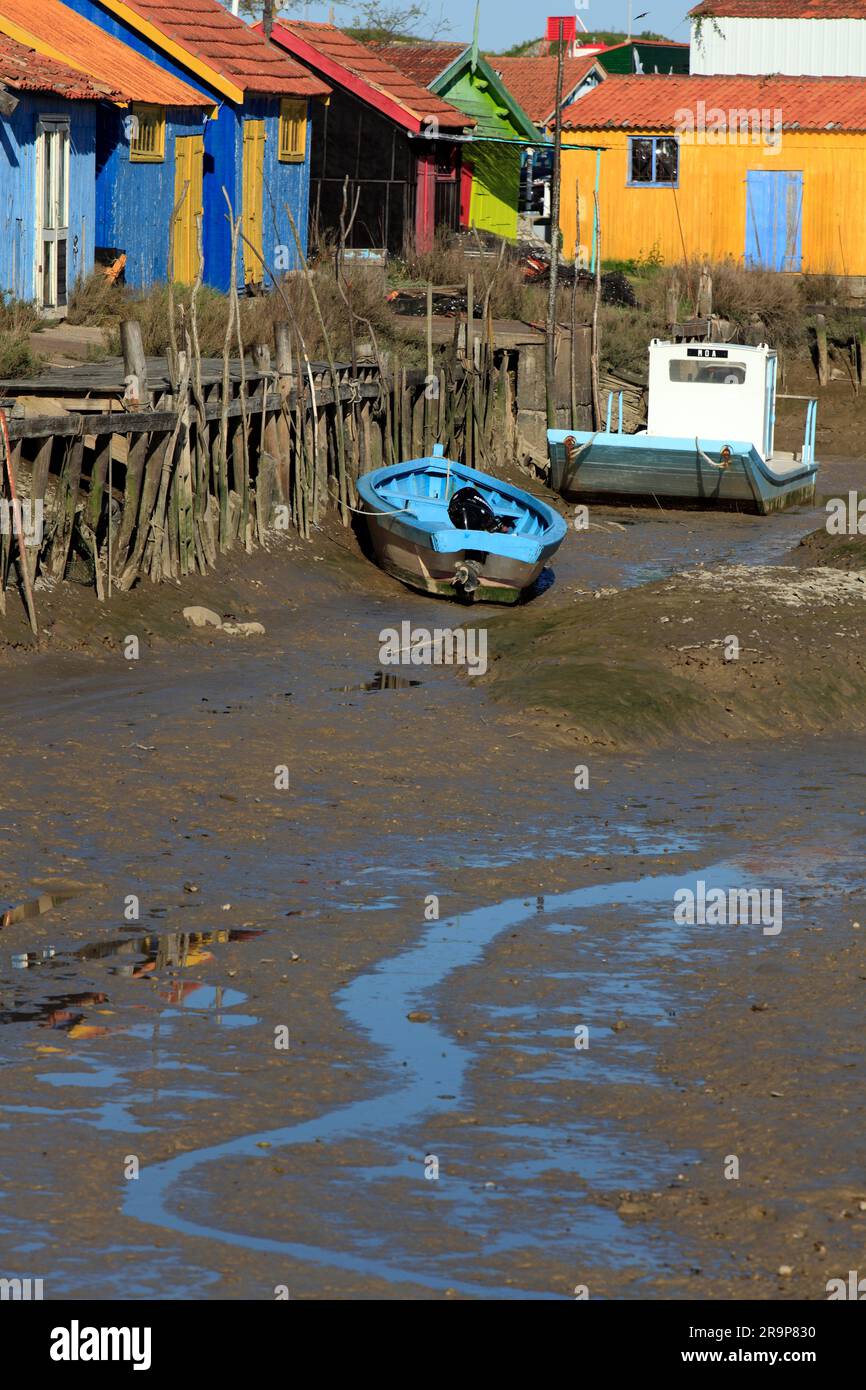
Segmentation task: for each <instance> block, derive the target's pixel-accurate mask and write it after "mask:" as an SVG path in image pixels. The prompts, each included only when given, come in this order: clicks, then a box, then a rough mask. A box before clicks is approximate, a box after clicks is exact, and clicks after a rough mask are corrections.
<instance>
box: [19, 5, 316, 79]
mask: <svg viewBox="0 0 866 1390" xmlns="http://www.w3.org/2000/svg"><path fill="white" fill-rule="evenodd" d="M37 2H39V0H37ZM124 5H125V7H126V8H127V9H128V10H131V11H132V12H133V13H134V14H136V15H138V16H139V17H140V18H141V19H143V20H146V21H147V22H148V23H149V24H152V25H153V26H154V28H155V29H158V30H159V32H160V33H161V34H164V35H165V37H166V38H167V39H171V40H173V41H174V42H175V43H177V44H179V45H180V46H181V48H185V49H186V50H187V52H189V53H191V54H193V55H194V56H195V57H196V58H200V59H202V60H203V61H204V62H205V63H207V64H208V65H209V66H210V67H212V68H213V69H214V70H215V71H216V72H218V73H220V74H221V75H222V76H223V77H227V78H229V79H230V81H232V82H233V83H234V84H235V85H236V86H237V87H241V88H243V90H244V91H248V92H259V93H261V94H263V95H274V96H291V97H324V96H327V95H328V92H329V91H330V88H329V87H328V86H327V84H326V83H324V82H322V81H321V80H320V79H319V78H317V77H314V76H313V75H312V74H311V73H310V72H308V71H307V69H306V68H304V67H301V65H300V64H299V63H294V62H292V60H291V58H287V57H286V55H285V53H282V52H280V50H279V48H277V47H275V46H274V45H273V44H269V43H268V42H267V41H266V40H265V39H264V38H263V36H262V35H261V34H260V33H259V32H258V30H257V29H256V28H250V26H249V25H247V24H245V23H244V21H243V20H242V19H238V17H237V16H236V15H233V14H230V13H229V12H228V10H226V9H224V8H223V6H222V5H221V4H220V3H219V0H124Z"/></svg>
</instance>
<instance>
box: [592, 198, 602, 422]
mask: <svg viewBox="0 0 866 1390" xmlns="http://www.w3.org/2000/svg"><path fill="white" fill-rule="evenodd" d="M592 196H593V203H594V206H595V293H594V295H593V300H592V349H591V356H590V361H591V371H592V415H593V423H592V427H593V429H595V430H600V429H601V392H600V390H599V385H598V358H599V344H600V339H599V330H598V306H599V304H600V303H601V218H600V216H599V211H598V194H597V193H594V194H593V195H592Z"/></svg>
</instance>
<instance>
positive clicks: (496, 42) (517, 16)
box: [278, 0, 696, 52]
mask: <svg viewBox="0 0 866 1390" xmlns="http://www.w3.org/2000/svg"><path fill="white" fill-rule="evenodd" d="M573 2H574V0H566V3H565V4H562V0H541V3H539V2H538V0H535V3H532V0H481V16H480V25H479V36H480V42H481V47H482V48H486V49H490V50H491V51H493V52H502V50H503V49H506V48H510V47H511V46H512V44H515V43H521V42H523V40H525V39H529V38H538V37H540V35H541V34H542V33H543V32H544V28H545V20H546V18H547V16H548V15H549V14H550V15H560V14H563V15H565V14H573V13H574V9H573ZM278 3H279V0H278ZM392 3H393V4H394V5H395V6H397V5H399V3H400V0H387V4H388V7H390V5H391V4H392ZM693 3H696V0H633V5H632V10H633V14H634V15H635V16H637V15H641V14H643V15H644V18H642V19H638V20H636V22H635V23H634V25H633V29H634V31H635V32H636V33H640V31H641V30H642V29H651V30H654V31H655V32H656V33H659V34H664V35H665V36H666V37H667V38H670V39H675V40H676V41H677V42H678V43H687V42H688V37H689V24H688V20H687V18H686V15H687V14H688V11H689V9H690V8H691V5H692V4H693ZM331 9H333V12H334V23H335V24H350V23H351V22H352V17H353V14H354V6H353V5H352V3H351V0H348V3H332V2H331V0H326V2H325V3H315V2H314V0H310V3H306V4H305V3H304V0H284V3H283V5H282V11H283V13H285V14H292V15H294V16H295V18H297V19H301V18H307V19H325V20H326V19H328V17H329V11H330V10H331ZM428 13H429V20H430V22H429V23H428V24H426V25H419V26H418V32H419V33H420V34H423V36H424V37H425V38H437V37H441V38H447V39H464V38H465V39H466V41H467V42H469V40H470V39H471V38H472V25H473V22H474V17H475V0H429V11H428ZM577 13H578V15H579V17H580V18H581V19H582V20H583V22H584V24H585V25H586V27H587V29H593V28H596V29H621V30H623V31H624V30H625V29H626V24H627V16H628V0H604V3H602V0H588V4H581V8H580V9H579V10H578V11H577ZM440 17H441V18H442V19H444V20H445V21H446V22H447V23H448V25H449V26H450V27H449V28H448V29H443V30H442V31H441V32H438V31H437V21H438V20H439V19H440ZM579 27H580V26H578V28H579Z"/></svg>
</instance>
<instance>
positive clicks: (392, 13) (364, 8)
mask: <svg viewBox="0 0 866 1390" xmlns="http://www.w3.org/2000/svg"><path fill="white" fill-rule="evenodd" d="M220 3H221V4H222V5H224V6H225V8H226V9H227V10H231V9H232V0H220ZM265 8H266V0H238V13H239V15H240V17H241V18H243V19H245V20H248V21H249V22H250V23H251V24H255V23H257V21H258V20H260V19H262V18H263V16H264V11H265ZM305 9H306V5H305V4H304V2H303V0H282V3H280V0H274V4H273V12H274V14H275V15H279V14H283V13H284V14H286V15H288V16H290V17H292V18H293V19H298V18H301V17H302V16H303V13H304V10H305ZM332 9H339V10H342V11H346V10H351V11H352V23H351V24H347V23H346V22H345V20H343V24H342V27H343V28H345V29H347V30H348V31H349V33H350V34H352V35H353V36H354V37H355V38H356V39H361V40H362V41H364V42H365V43H388V42H389V41H390V40H392V39H400V38H409V37H411V36H414V35H415V33H416V31H417V28H418V26H419V25H420V24H421V23H422V22H423V21H425V20H426V19H427V16H428V12H429V6H428V5H427V4H426V0H335V3H334V4H333V6H332ZM447 27H448V26H447V25H446V24H444V23H443V22H442V21H441V20H440V21H439V22H437V24H436V29H437V32H441V31H443V30H444V29H446V28H447Z"/></svg>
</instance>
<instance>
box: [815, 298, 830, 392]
mask: <svg viewBox="0 0 866 1390" xmlns="http://www.w3.org/2000/svg"><path fill="white" fill-rule="evenodd" d="M815 341H816V344H817V347H818V385H819V386H826V385H827V383H828V381H829V380H830V364H829V361H828V357H827V320H826V319H825V317H824V315H823V314H816V315H815Z"/></svg>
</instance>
